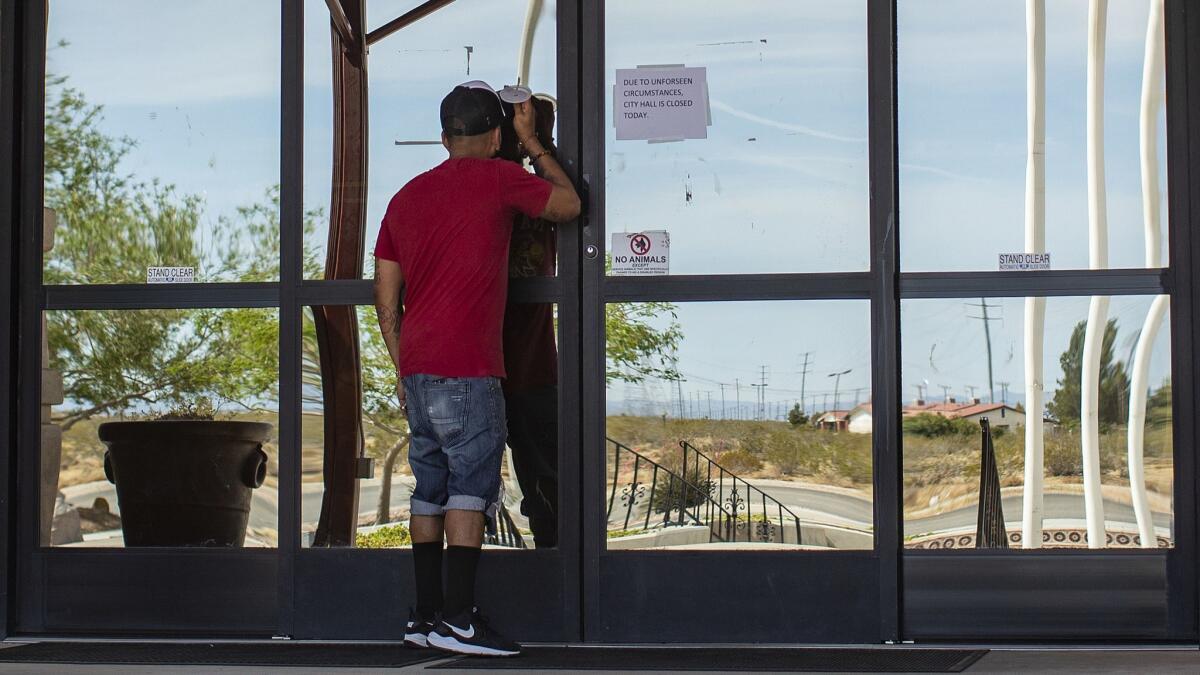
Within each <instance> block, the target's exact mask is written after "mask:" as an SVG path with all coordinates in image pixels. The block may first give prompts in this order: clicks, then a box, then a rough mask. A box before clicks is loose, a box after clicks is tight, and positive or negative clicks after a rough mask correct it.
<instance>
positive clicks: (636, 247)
mask: <svg viewBox="0 0 1200 675" xmlns="http://www.w3.org/2000/svg"><path fill="white" fill-rule="evenodd" d="M629 250H631V251H633V254H634V255H646V254H647V253H649V252H650V237H647V236H646V235H644V234H638V235H634V236H633V237H630V239H629Z"/></svg>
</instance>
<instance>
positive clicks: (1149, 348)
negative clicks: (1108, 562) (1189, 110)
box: [1128, 0, 1170, 548]
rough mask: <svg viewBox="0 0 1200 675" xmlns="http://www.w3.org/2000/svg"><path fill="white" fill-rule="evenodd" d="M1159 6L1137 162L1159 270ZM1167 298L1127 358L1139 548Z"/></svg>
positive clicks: (1148, 236) (1154, 13)
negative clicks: (1150, 413)
mask: <svg viewBox="0 0 1200 675" xmlns="http://www.w3.org/2000/svg"><path fill="white" fill-rule="evenodd" d="M1163 59H1164V54H1163V3H1162V0H1150V17H1149V19H1148V20H1147V22H1146V55H1145V59H1144V62H1143V65H1142V109H1141V120H1140V131H1141V158H1142V225H1143V228H1144V233H1145V240H1146V267H1148V268H1154V267H1161V266H1162V254H1161V252H1160V251H1161V248H1162V224H1161V219H1160V217H1159V196H1158V186H1159V179H1158V116H1159V112H1160V111H1161V109H1162V99H1163V90H1162V87H1163V84H1162V80H1163ZM1169 304H1170V298H1169V297H1168V296H1165V295H1160V296H1158V297H1157V298H1155V299H1154V303H1153V304H1151V305H1150V311H1149V312H1148V313H1147V314H1146V321H1145V323H1144V324H1142V332H1141V333H1140V334H1139V336H1138V343H1137V351H1136V352H1135V353H1134V357H1133V373H1132V378H1131V380H1130V383H1129V393H1130V396H1129V431H1128V434H1129V439H1128V440H1129V443H1128V456H1129V457H1128V460H1129V491H1130V493H1131V495H1132V497H1133V511H1134V514H1135V515H1136V516H1137V527H1138V537H1139V538H1140V539H1141V545H1142V548H1157V546H1158V538H1157V536H1156V535H1155V532H1154V515H1153V513H1151V511H1150V500H1149V498H1148V496H1147V494H1146V467H1145V462H1144V454H1143V451H1144V440H1145V430H1146V394H1147V391H1148V389H1149V382H1148V380H1149V377H1150V357H1151V354H1152V353H1153V351H1154V341H1155V339H1156V338H1157V336H1158V330H1159V328H1160V327H1162V321H1163V317H1165V316H1166V314H1167V308H1168V306H1169Z"/></svg>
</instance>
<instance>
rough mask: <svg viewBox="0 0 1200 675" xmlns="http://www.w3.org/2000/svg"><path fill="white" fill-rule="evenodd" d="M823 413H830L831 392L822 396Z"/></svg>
mask: <svg viewBox="0 0 1200 675" xmlns="http://www.w3.org/2000/svg"><path fill="white" fill-rule="evenodd" d="M821 412H822V413H827V412H829V392H825V393H824V394H821Z"/></svg>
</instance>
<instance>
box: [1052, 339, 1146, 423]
mask: <svg viewBox="0 0 1200 675" xmlns="http://www.w3.org/2000/svg"><path fill="white" fill-rule="evenodd" d="M1086 328H1087V322H1086V321H1080V322H1079V323H1077V324H1075V329H1074V330H1073V331H1071V341H1070V342H1069V343H1068V344H1067V349H1066V351H1064V352H1063V353H1062V356H1060V357H1059V364H1060V365H1061V366H1062V372H1063V375H1062V378H1061V379H1060V380H1059V381H1058V390H1057V391H1055V392H1054V398H1053V400H1051V401H1050V403H1048V404H1047V405H1046V410H1047V411H1049V412H1050V414H1051V415H1053V416H1054V417H1055V418H1057V419H1058V421H1059V422H1060V423H1061V424H1062V425H1064V426H1067V427H1077V426H1079V406H1080V393H1081V392H1080V382H1081V377H1082V374H1083V338H1084V331H1085V329H1086ZM1116 340H1117V321H1116V319H1109V320H1108V324H1107V325H1106V326H1105V327H1104V340H1103V342H1102V347H1101V350H1100V424H1101V425H1102V426H1112V425H1116V424H1122V423H1124V422H1125V416H1126V413H1127V412H1128V411H1127V410H1126V408H1125V406H1126V404H1127V403H1128V401H1129V395H1128V393H1129V375H1128V374H1127V373H1126V371H1125V364H1124V363H1121V362H1120V361H1116V360H1114V358H1113V345H1114V344H1115V343H1116Z"/></svg>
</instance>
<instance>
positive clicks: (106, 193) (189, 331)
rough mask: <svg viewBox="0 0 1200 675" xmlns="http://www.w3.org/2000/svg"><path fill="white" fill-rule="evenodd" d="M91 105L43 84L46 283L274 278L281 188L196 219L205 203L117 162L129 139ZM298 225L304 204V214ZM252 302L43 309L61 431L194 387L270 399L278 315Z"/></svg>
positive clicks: (166, 402) (224, 397)
mask: <svg viewBox="0 0 1200 675" xmlns="http://www.w3.org/2000/svg"><path fill="white" fill-rule="evenodd" d="M102 120H103V109H102V108H101V107H100V106H94V105H91V104H89V103H88V102H87V100H86V99H85V98H84V96H83V95H82V94H81V93H80V92H78V91H77V90H74V89H71V88H69V87H66V86H65V78H60V77H54V76H51V77H49V78H48V80H47V101H46V161H45V202H46V205H47V206H49V207H51V208H53V209H55V211H57V213H58V218H59V223H60V225H59V228H58V230H57V231H56V233H55V245H54V248H53V250H52V252H51V253H49V254H48V256H47V260H46V268H45V281H46V283H48V284H88V283H130V282H141V281H144V276H143V275H144V274H145V269H146V267H148V266H151V265H181V266H195V267H197V268H198V273H199V274H200V275H203V276H204V277H207V278H210V279H216V278H221V279H233V280H241V281H263V280H268V279H273V278H275V276H276V273H277V268H278V262H277V261H278V259H279V253H278V252H279V242H278V233H279V218H278V213H279V209H278V205H279V192H278V189H277V188H272V189H270V190H268V192H267V194H266V195H265V196H264V200H263V201H262V202H260V203H258V204H251V205H248V206H244V207H241V208H239V209H237V213H236V215H235V216H234V217H226V216H220V217H218V218H216V219H215V221H214V222H211V223H206V225H205V226H203V227H202V225H201V223H202V222H205V221H204V201H203V199H202V198H201V197H199V196H198V195H191V194H180V193H179V192H178V191H177V190H176V189H175V187H174V186H172V185H165V184H162V183H161V182H159V181H157V180H150V181H145V180H140V179H139V178H137V177H136V176H134V175H133V174H129V173H125V172H123V170H122V168H121V165H122V163H123V162H124V161H125V159H126V158H127V156H128V154H129V152H130V150H132V149H133V148H134V147H135V146H136V142H135V141H134V140H133V139H129V138H116V137H113V136H110V135H108V134H106V133H105V132H104V131H102V130H101V129H100V124H101V122H102ZM308 215H309V218H308V222H309V223H311V220H312V218H314V217H315V216H316V214H308ZM264 314H265V312H264V311H263V310H261V309H225V310H213V309H197V310H177V309H169V310H152V311H71V312H48V313H47V316H46V330H47V334H48V337H49V344H50V347H51V354H50V358H51V365H52V367H53V368H56V369H59V370H61V371H62V372H63V375H64V385H65V387H66V395H67V399H68V400H69V401H70V402H72V403H74V404H76V407H73V408H72V409H70V410H68V411H67V412H66V414H65V415H64V417H63V418H62V420H61V423H62V425H63V427H64V429H66V428H70V427H71V426H73V425H74V424H76V423H78V422H80V421H82V420H85V419H88V418H91V417H94V416H98V415H108V414H113V413H119V412H123V411H126V410H131V409H132V410H139V409H143V410H144V409H149V408H156V407H163V406H174V405H178V404H180V403H183V402H185V401H188V400H191V399H194V398H196V397H208V398H212V399H214V400H215V401H216V402H217V403H218V404H221V403H235V404H239V405H241V406H244V407H252V406H254V405H256V403H257V402H260V401H262V400H264V399H265V398H268V397H270V396H272V395H273V393H274V389H275V386H276V381H277V377H276V372H277V370H278V368H277V364H278V323H277V321H276V320H273V319H270V320H264Z"/></svg>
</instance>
